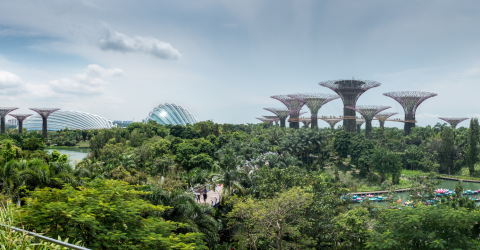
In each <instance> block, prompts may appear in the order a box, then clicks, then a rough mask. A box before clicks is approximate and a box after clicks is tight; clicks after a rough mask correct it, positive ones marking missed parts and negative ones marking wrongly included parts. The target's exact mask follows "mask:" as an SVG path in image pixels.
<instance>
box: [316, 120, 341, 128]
mask: <svg viewBox="0 0 480 250" xmlns="http://www.w3.org/2000/svg"><path fill="white" fill-rule="evenodd" d="M320 120H324V121H326V122H327V123H328V124H329V125H330V128H331V129H334V128H335V124H337V123H338V122H340V121H342V119H326V118H320Z"/></svg>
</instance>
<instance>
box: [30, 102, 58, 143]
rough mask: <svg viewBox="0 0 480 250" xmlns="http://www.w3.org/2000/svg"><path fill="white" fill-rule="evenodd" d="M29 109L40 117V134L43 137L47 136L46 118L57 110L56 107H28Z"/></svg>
mask: <svg viewBox="0 0 480 250" xmlns="http://www.w3.org/2000/svg"><path fill="white" fill-rule="evenodd" d="M30 109H31V110H33V111H35V112H37V113H38V114H39V115H40V116H41V117H42V135H43V138H47V136H48V134H47V118H48V116H49V115H51V114H52V113H53V112H55V111H58V110H60V109H58V108H30Z"/></svg>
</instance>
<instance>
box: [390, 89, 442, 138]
mask: <svg viewBox="0 0 480 250" xmlns="http://www.w3.org/2000/svg"><path fill="white" fill-rule="evenodd" d="M383 95H384V96H388V97H391V98H393V99H394V100H395V101H397V102H398V103H400V105H402V107H403V110H404V111H405V125H404V131H405V135H409V134H410V131H412V128H414V127H415V113H416V112H417V108H418V106H419V105H420V104H421V103H422V102H424V101H425V100H427V99H428V98H431V97H434V96H437V94H435V93H430V92H420V91H399V92H388V93H385V94H383Z"/></svg>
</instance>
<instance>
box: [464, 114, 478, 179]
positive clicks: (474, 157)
mask: <svg viewBox="0 0 480 250" xmlns="http://www.w3.org/2000/svg"><path fill="white" fill-rule="evenodd" d="M478 130H479V125H478V119H477V118H474V119H471V120H470V129H469V130H468V140H467V143H468V145H467V155H466V159H467V165H468V170H469V171H470V176H473V174H474V172H475V164H476V163H477V162H478V154H479V150H478V136H479V131H478Z"/></svg>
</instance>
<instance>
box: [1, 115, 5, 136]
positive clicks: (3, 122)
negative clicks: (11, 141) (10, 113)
mask: <svg viewBox="0 0 480 250" xmlns="http://www.w3.org/2000/svg"><path fill="white" fill-rule="evenodd" d="M2 134H5V116H2Z"/></svg>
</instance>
